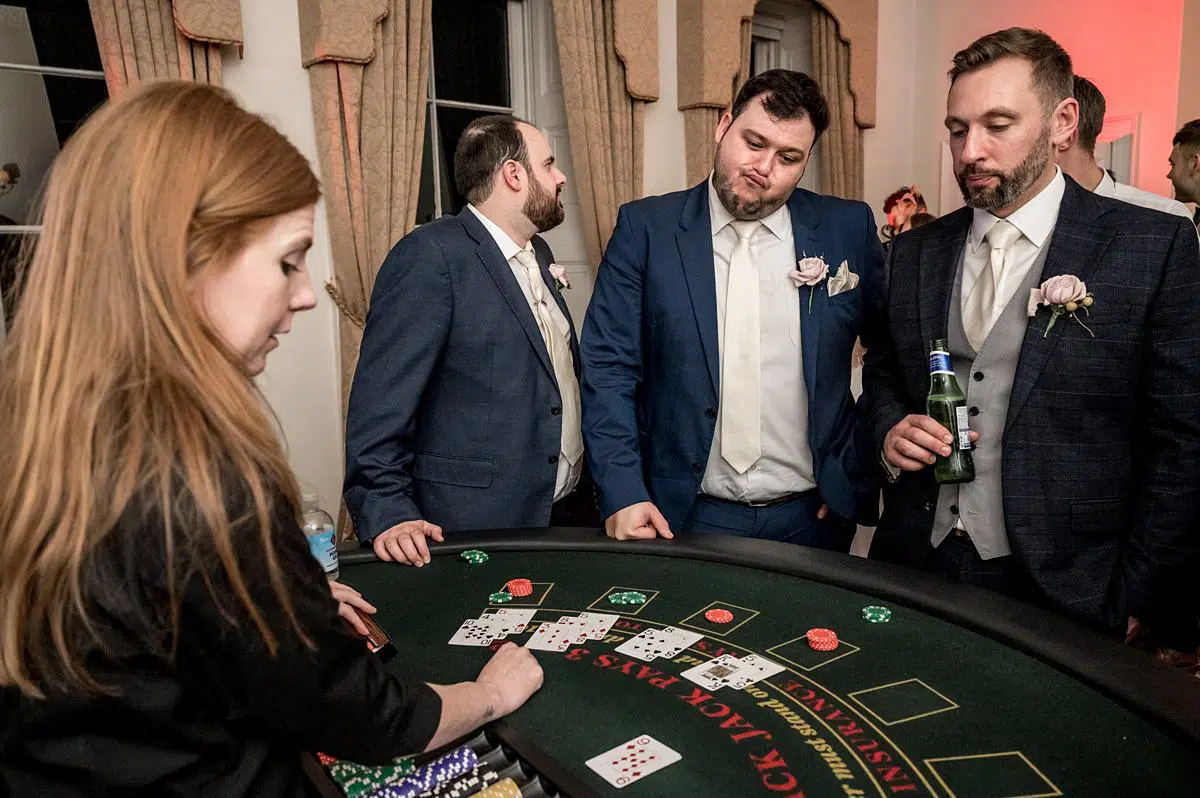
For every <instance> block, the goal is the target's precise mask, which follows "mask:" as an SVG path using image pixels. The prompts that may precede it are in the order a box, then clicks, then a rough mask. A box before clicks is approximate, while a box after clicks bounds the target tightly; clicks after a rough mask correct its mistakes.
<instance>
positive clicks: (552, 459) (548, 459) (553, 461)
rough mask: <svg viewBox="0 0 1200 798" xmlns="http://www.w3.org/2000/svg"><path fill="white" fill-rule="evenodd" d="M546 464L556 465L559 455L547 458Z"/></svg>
mask: <svg viewBox="0 0 1200 798" xmlns="http://www.w3.org/2000/svg"><path fill="white" fill-rule="evenodd" d="M546 462H547V463H549V464H550V465H554V464H555V463H557V462H558V455H556V454H552V455H550V456H549V457H547V458H546Z"/></svg>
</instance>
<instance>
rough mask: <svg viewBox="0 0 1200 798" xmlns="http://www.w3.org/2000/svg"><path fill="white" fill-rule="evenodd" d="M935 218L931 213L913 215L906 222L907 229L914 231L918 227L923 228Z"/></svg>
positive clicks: (922, 212) (923, 212)
mask: <svg viewBox="0 0 1200 798" xmlns="http://www.w3.org/2000/svg"><path fill="white" fill-rule="evenodd" d="M936 218H937V217H936V216H934V215H933V214H932V213H927V212H925V211H921V212H920V213H914V214H913V216H912V218H911V219H909V220H908V229H909V230H916V229H917V228H918V227H924V226H925V225H927V224H929V223H930V222H932V221H933V220H934V219H936Z"/></svg>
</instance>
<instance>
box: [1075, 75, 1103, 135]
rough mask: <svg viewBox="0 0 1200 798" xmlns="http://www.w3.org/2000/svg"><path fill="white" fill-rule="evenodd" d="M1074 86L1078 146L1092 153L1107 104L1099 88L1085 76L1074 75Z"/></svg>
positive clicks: (1101, 127)
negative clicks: (1077, 106) (1077, 111)
mask: <svg viewBox="0 0 1200 798" xmlns="http://www.w3.org/2000/svg"><path fill="white" fill-rule="evenodd" d="M1074 86H1075V89H1074V95H1075V101H1076V102H1077V103H1079V127H1078V128H1076V130H1078V132H1079V147H1080V149H1082V150H1083V151H1084V152H1086V153H1088V154H1092V153H1095V152H1096V139H1097V138H1099V137H1100V131H1101V130H1103V129H1104V112H1105V111H1106V110H1108V104H1107V103H1106V102H1105V101H1104V95H1103V94H1101V93H1100V89H1098V88H1096V84H1095V83H1092V82H1091V81H1090V80H1088V79H1087V78H1081V77H1079V76H1078V75H1076V76H1075V81H1074Z"/></svg>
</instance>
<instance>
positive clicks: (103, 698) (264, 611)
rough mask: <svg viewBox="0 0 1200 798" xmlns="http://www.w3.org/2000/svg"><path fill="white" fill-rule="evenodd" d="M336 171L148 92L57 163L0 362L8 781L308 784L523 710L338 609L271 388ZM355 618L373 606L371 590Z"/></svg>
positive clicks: (273, 791)
mask: <svg viewBox="0 0 1200 798" xmlns="http://www.w3.org/2000/svg"><path fill="white" fill-rule="evenodd" d="M318 195H319V189H318V185H317V180H316V178H315V177H314V176H313V174H312V171H311V170H310V168H309V166H308V164H307V162H306V161H305V159H304V158H303V156H301V155H300V153H299V152H297V151H296V149H295V148H294V147H293V146H292V145H291V144H289V143H288V141H287V140H286V139H285V138H284V137H283V136H282V135H280V134H279V133H278V132H277V131H276V130H274V129H273V128H272V127H271V126H270V125H268V124H267V123H266V122H264V121H263V120H261V119H260V118H258V117H256V116H253V115H251V114H249V113H247V112H245V111H243V110H242V109H240V108H239V107H238V106H237V105H236V103H234V102H233V101H232V100H231V98H230V96H229V95H228V94H227V93H225V92H223V91H221V90H220V89H216V88H213V87H210V86H206V85H202V84H196V83H183V82H163V83H153V84H146V85H142V86H140V87H137V88H134V89H130V90H128V91H126V92H125V93H124V94H122V95H121V96H120V97H119V98H118V99H116V100H114V101H112V102H110V103H109V104H108V105H107V106H105V107H104V108H103V109H101V110H100V111H99V112H98V113H97V114H96V115H95V116H94V117H93V118H92V119H90V120H89V121H88V122H87V123H86V124H85V125H83V127H82V128H81V129H80V130H79V131H78V132H77V133H76V134H75V135H74V136H73V137H72V138H71V140H70V141H69V142H68V144H67V146H66V147H65V149H64V150H63V152H62V153H61V155H60V156H59V158H58V160H57V161H56V162H55V164H54V166H53V169H52V171H51V175H50V178H49V182H48V185H47V189H46V194H45V198H44V203H43V211H42V215H43V220H42V224H43V231H42V233H41V235H40V237H39V240H38V242H37V245H36V249H35V250H34V251H33V252H32V255H31V257H30V259H29V264H28V275H27V279H26V280H25V283H24V286H25V290H24V294H23V297H22V300H21V303H20V306H19V309H18V312H17V316H16V318H15V319H14V320H13V325H12V330H11V334H10V336H9V339H8V341H7V343H6V344H5V345H4V349H3V351H2V353H0V375H3V377H2V378H0V441H3V446H2V447H0V574H3V577H2V579H0V794H4V795H14V796H16V795H20V796H26V795H28V796H33V795H37V796H47V797H49V796H76V795H79V796H83V795H100V794H102V795H127V794H128V795H133V794H137V795H149V794H153V795H156V796H175V795H200V794H204V795H214V796H217V795H219V796H223V797H224V796H251V795H252V796H256V797H257V796H293V795H303V794H305V787H304V778H303V776H302V774H301V771H300V758H299V756H298V754H299V752H300V751H302V750H321V751H325V752H328V753H330V754H332V755H334V756H338V757H341V758H345V759H351V760H356V761H359V762H365V763H384V762H387V761H389V760H390V759H391V758H393V757H395V756H397V755H400V754H405V753H414V752H417V751H420V750H423V749H428V748H430V747H433V746H438V745H441V744H443V743H445V742H448V741H450V740H452V739H454V738H456V737H458V736H460V735H462V734H465V733H467V732H468V731H470V730H472V729H473V728H475V727H477V726H479V725H480V724H482V723H483V722H485V721H487V720H489V719H490V718H493V717H497V716H499V715H503V714H505V713H507V712H511V711H512V710H514V709H516V708H517V707H518V706H520V705H521V704H522V703H524V701H525V700H526V699H527V698H528V697H529V696H530V695H531V694H532V693H533V692H534V691H535V690H537V689H538V687H539V686H540V684H541V679H542V673H541V670H540V668H539V667H538V665H537V662H536V661H535V660H534V658H533V657H532V655H530V654H529V653H528V651H526V650H525V649H522V648H518V647H515V646H512V645H511V644H510V645H509V646H506V647H505V648H502V649H501V650H500V651H499V652H497V654H496V655H495V656H494V658H493V659H492V660H491V661H490V662H489V663H488V664H487V665H486V666H485V667H484V669H483V670H482V671H481V673H480V675H479V678H478V680H477V681H475V682H467V683H461V684H455V685H448V686H441V685H428V684H424V683H422V682H420V681H415V680H405V679H401V678H398V677H396V676H394V675H391V674H389V673H388V672H387V671H385V670H384V668H383V667H382V666H381V665H380V664H379V663H378V662H377V661H376V660H375V659H374V658H373V657H372V656H371V655H370V654H369V653H368V652H367V649H366V647H365V646H364V645H363V643H362V641H361V640H360V639H359V638H357V637H356V636H355V635H354V634H353V633H352V632H351V631H350V629H349V628H348V626H347V625H346V623H345V622H344V621H343V620H342V619H341V618H340V617H339V602H338V601H337V600H335V598H334V597H333V596H331V593H330V585H329V583H328V582H327V581H326V580H325V578H324V576H323V574H322V572H321V569H320V567H319V566H318V565H317V563H316V562H315V560H314V559H313V558H312V556H311V555H310V554H309V551H308V547H307V544H306V541H305V539H304V536H303V534H302V532H301V531H300V526H299V523H298V520H297V519H298V517H299V502H298V495H297V487H296V484H295V481H294V479H293V476H292V474H291V472H290V470H289V468H288V465H287V462H286V459H285V457H284V453H283V451H282V449H281V447H280V444H279V443H278V441H277V438H276V436H275V433H274V431H273V427H272V425H271V423H270V420H269V418H268V415H267V412H265V409H264V403H263V401H262V398H261V396H260V395H259V394H258V392H257V391H256V389H255V386H254V382H253V377H254V376H255V375H257V374H259V373H260V372H262V370H263V368H264V365H265V362H266V357H267V355H268V353H269V352H270V351H271V350H273V349H274V348H275V347H276V346H278V339H279V336H281V335H283V334H285V333H287V332H288V330H289V329H290V327H291V324H292V317H293V316H294V314H295V313H297V312H299V311H302V310H307V309H309V308H311V307H313V305H314V304H315V297H314V296H313V292H312V287H311V285H310V283H309V278H308V275H307V272H306V270H305V253H306V252H307V250H308V248H309V246H310V245H311V241H312V228H313V215H314V206H315V203H316V201H317V198H318ZM335 589H338V590H340V591H341V592H340V595H339V598H340V599H341V600H342V602H343V607H342V610H343V611H345V613H346V615H348V616H349V615H352V613H351V612H350V611H349V609H348V607H345V606H344V604H345V603H353V604H357V605H359V606H364V605H365V602H363V601H362V600H361V598H359V597H358V596H357V594H355V593H354V592H353V591H352V590H349V589H348V588H347V589H340V588H335Z"/></svg>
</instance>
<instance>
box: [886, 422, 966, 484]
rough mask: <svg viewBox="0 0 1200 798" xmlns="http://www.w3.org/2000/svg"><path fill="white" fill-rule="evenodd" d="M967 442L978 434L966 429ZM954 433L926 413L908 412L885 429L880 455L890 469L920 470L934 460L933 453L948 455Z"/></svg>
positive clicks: (935, 458) (934, 455)
mask: <svg viewBox="0 0 1200 798" xmlns="http://www.w3.org/2000/svg"><path fill="white" fill-rule="evenodd" d="M970 437H971V443H974V442H975V441H977V440H979V433H978V432H975V431H974V430H972V431H971V432H970ZM953 443H954V436H953V435H951V434H950V431H949V430H948V429H946V428H945V427H943V426H942V425H941V424H939V423H938V422H937V421H935V420H934V419H932V418H930V417H929V416H918V415H908V416H905V417H904V418H903V419H901V421H900V423H899V424H897V425H896V426H894V427H892V428H891V429H890V430H888V434H887V436H886V437H884V439H883V457H884V459H885V460H887V462H888V463H889V464H890V465H891V466H892V467H893V468H899V469H900V470H901V471H920V470H921V469H922V468H925V467H926V466H931V465H933V464H934V461H936V460H937V457H936V455H939V454H940V455H941V456H942V457H949V456H950V452H951V449H950V445H951V444H953Z"/></svg>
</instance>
